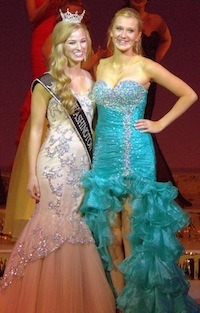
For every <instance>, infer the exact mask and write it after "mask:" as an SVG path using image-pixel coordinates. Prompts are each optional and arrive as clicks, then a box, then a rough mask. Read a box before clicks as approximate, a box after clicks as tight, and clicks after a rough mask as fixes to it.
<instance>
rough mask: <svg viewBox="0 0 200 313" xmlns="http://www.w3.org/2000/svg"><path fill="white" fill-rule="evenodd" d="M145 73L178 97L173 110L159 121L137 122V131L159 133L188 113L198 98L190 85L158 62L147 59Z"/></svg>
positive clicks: (143, 120)
mask: <svg viewBox="0 0 200 313" xmlns="http://www.w3.org/2000/svg"><path fill="white" fill-rule="evenodd" d="M144 71H145V73H146V75H147V76H148V78H149V80H150V81H154V82H156V83H158V84H159V85H161V86H163V87H164V88H166V89H167V90H169V91H170V92H172V93H173V94H174V95H175V96H177V97H178V100H177V101H176V102H175V104H174V105H173V107H172V108H171V110H169V112H167V113H166V114H165V115H164V116H163V117H162V118H161V119H159V120H158V121H150V120H145V119H141V120H138V121H137V122H136V125H135V128H136V129H139V130H141V131H142V132H150V133H158V132H160V131H162V130H163V129H165V128H166V127H167V126H168V125H170V124H171V123H172V122H174V121H175V120H176V119H177V118H178V117H179V116H181V115H182V114H183V113H184V112H185V111H187V110H188V109H189V107H190V106H191V105H192V104H193V103H194V102H195V101H196V100H197V99H198V96H197V94H196V92H195V91H194V90H193V89H192V88H191V87H190V86H189V85H188V84H186V83H185V82H184V81H183V80H181V79H180V78H178V77H177V76H175V75H174V74H172V73H171V72H169V71H168V70H167V69H165V68H164V67H163V66H161V65H160V64H158V63H156V62H153V61H151V60H148V59H145V61H144Z"/></svg>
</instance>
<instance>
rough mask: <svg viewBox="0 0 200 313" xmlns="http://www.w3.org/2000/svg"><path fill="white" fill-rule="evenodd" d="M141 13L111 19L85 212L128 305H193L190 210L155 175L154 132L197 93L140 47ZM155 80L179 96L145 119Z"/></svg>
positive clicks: (141, 311)
mask: <svg viewBox="0 0 200 313" xmlns="http://www.w3.org/2000/svg"><path fill="white" fill-rule="evenodd" d="M141 32H142V21H141V18H140V15H139V13H138V12H137V11H135V10H133V9H131V8H124V9H122V10H120V11H118V12H117V13H116V14H115V16H114V18H113V19H112V22H111V25H110V28H109V30H108V35H109V38H108V46H110V47H111V49H112V52H113V54H112V56H111V57H108V58H106V59H103V60H101V61H100V64H99V66H98V69H97V81H96V83H95V86H94V89H93V95H94V100H95V102H96V104H97V109H98V120H97V126H96V129H95V145H94V157H93V165H92V169H91V170H90V171H89V172H87V173H86V175H84V177H83V184H84V188H85V190H86V194H85V197H84V201H83V203H82V206H81V212H82V213H83V214H84V216H85V220H86V222H87V223H88V225H89V227H90V229H91V230H92V233H93V236H94V238H95V241H96V245H97V247H98V251H99V253H100V255H101V258H102V260H103V263H104V267H105V270H106V272H107V274H108V278H109V279H110V282H111V284H112V286H113V290H114V292H115V294H116V297H117V305H118V308H119V310H121V311H122V312H123V313H133V312H134V313H161V312H162V313H178V312H179V313H186V312H187V313H189V312H190V313H191V312H193V313H194V312H198V306H197V304H196V303H195V302H194V301H193V299H191V298H190V297H189V296H188V294H187V293H188V289H189V283H188V282H187V281H186V280H185V278H184V273H183V271H182V270H181V269H180V268H179V267H178V265H177V261H178V259H179V257H180V255H181V254H182V253H183V247H182V246H181V244H180V243H179V241H178V240H177V238H176V235H175V233H176V232H178V231H179V230H181V229H183V228H184V227H185V226H186V225H188V223H189V216H188V215H187V213H186V212H184V211H183V210H182V208H181V207H180V206H179V205H178V204H177V203H176V202H175V201H174V199H175V198H176V195H177V189H176V187H174V186H173V185H172V183H171V182H167V183H164V182H157V181H156V162H155V152H154V145H153V142H152V137H151V133H158V132H161V131H163V130H164V129H165V128H166V127H167V126H169V125H170V124H171V123H172V122H173V121H174V120H176V119H177V118H178V117H179V116H180V115H182V114H183V113H184V112H185V111H186V110H187V109H188V108H189V107H190V106H191V105H192V104H193V103H194V102H195V101H196V100H197V95H196V93H195V92H194V91H193V89H192V88H190V87H189V86H188V85H187V84H186V83H185V82H183V81H182V80H181V79H179V78H178V77H176V76H175V75H173V74H172V73H170V72H169V71H168V70H167V69H165V68H163V67H162V66H161V65H160V64H159V63H156V62H154V61H152V60H150V59H147V58H145V57H143V56H142V55H141ZM151 82H156V83H158V84H160V85H161V86H163V87H165V88H166V89H168V90H169V91H171V92H172V93H173V94H174V95H175V96H176V97H177V98H178V100H177V101H176V102H175V104H174V105H173V106H172V108H171V110H170V111H169V112H167V113H166V114H165V115H164V116H163V117H162V118H161V119H160V120H157V121H152V120H148V119H144V118H143V116H144V112H145V106H146V101H147V93H148V88H149V86H150V84H151Z"/></svg>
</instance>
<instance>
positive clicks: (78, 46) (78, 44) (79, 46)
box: [76, 42, 81, 50]
mask: <svg viewBox="0 0 200 313" xmlns="http://www.w3.org/2000/svg"><path fill="white" fill-rule="evenodd" d="M76 48H77V49H78V50H81V43H80V42H77V43H76Z"/></svg>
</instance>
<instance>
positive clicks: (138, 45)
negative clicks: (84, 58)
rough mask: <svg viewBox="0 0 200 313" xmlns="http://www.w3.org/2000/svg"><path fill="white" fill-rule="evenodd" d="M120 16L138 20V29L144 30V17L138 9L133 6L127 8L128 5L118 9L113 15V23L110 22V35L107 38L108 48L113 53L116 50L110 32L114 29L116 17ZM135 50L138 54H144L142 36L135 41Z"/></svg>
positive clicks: (108, 33)
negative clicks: (142, 17)
mask: <svg viewBox="0 0 200 313" xmlns="http://www.w3.org/2000/svg"><path fill="white" fill-rule="evenodd" d="M119 16H123V17H127V18H132V19H136V20H137V22H138V31H139V32H142V19H141V17H140V14H139V13H138V12H137V11H136V10H134V9H132V8H127V7H126V8H123V9H121V10H119V11H117V12H116V13H115V15H114V17H113V18H112V20H111V23H110V26H109V28H108V32H107V37H108V40H107V48H108V49H109V50H110V51H111V52H112V53H113V51H114V46H113V42H112V37H111V35H110V34H111V31H112V29H113V27H114V24H115V22H116V19H117V17H119ZM133 52H134V53H135V54H138V55H140V54H142V40H141V38H140V39H139V40H138V41H137V42H135V45H134V47H133Z"/></svg>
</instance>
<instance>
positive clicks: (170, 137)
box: [0, 0, 200, 170]
mask: <svg viewBox="0 0 200 313" xmlns="http://www.w3.org/2000/svg"><path fill="white" fill-rule="evenodd" d="M83 3H84V5H85V7H86V8H87V9H88V11H89V13H90V14H91V18H92V21H91V35H92V39H93V44H94V47H95V48H96V47H97V46H98V44H101V45H102V46H105V43H106V40H105V38H106V30H107V27H108V25H109V21H110V19H111V17H112V16H113V14H114V12H115V11H116V10H117V9H118V8H120V7H121V6H122V5H123V3H124V2H123V0H118V1H117V0H85V1H84V0H83ZM148 9H149V11H150V12H153V13H158V14H160V15H161V16H162V17H163V18H164V19H165V20H166V21H167V24H168V26H169V28H170V31H171V34H172V40H173V41H172V46H171V48H170V50H169V52H168V54H167V55H166V57H165V59H164V61H163V63H162V64H163V65H164V66H165V67H167V68H168V69H169V70H170V71H172V72H173V73H174V74H176V75H178V76H180V77H181V78H182V79H183V80H185V81H186V82H187V83H189V84H190V85H191V86H192V87H193V88H194V89H195V90H196V92H197V93H198V94H199V95H200V92H199V91H200V87H199V81H200V66H199V62H200V58H199V55H200V44H199V40H200V37H199V33H200V21H199V16H200V3H199V0H182V1H181V0H173V1H170V0H166V1H161V0H160V1H159V0H151V1H150V3H149V7H148ZM0 12H1V17H0V29H1V33H0V40H1V41H0V42H1V45H0V60H1V63H0V73H1V76H0V86H1V87H0V95H1V104H0V116H1V124H0V151H1V153H0V168H7V167H9V166H10V165H11V164H12V161H13V158H14V155H15V152H16V146H15V140H16V137H17V126H18V123H19V111H20V107H21V105H22V102H23V100H24V98H25V94H26V91H27V89H28V88H29V86H30V83H31V73H30V54H29V47H30V36H31V25H30V23H29V21H28V18H27V13H26V9H25V1H23V0H9V1H8V0H0ZM174 101H175V97H174V96H173V95H171V94H170V93H168V92H167V91H165V90H163V88H161V87H159V88H158V92H157V101H156V107H155V112H154V117H155V118H158V117H159V116H161V115H162V114H163V113H164V112H166V111H167V110H168V109H169V108H170V106H171V105H172V104H173V103H174ZM199 125H200V122H199V101H198V102H197V103H196V104H194V105H193V106H192V108H190V109H189V111H188V112H186V114H185V115H183V116H182V117H181V118H179V120H177V121H176V122H175V123H174V124H172V125H170V126H169V127H168V128H167V129H166V130H164V131H163V132H162V133H161V134H158V140H159V143H160V146H161V148H162V150H163V153H164V155H165V157H166V159H167V162H168V163H169V165H170V167H171V168H172V169H173V170H176V169H184V170H196V169H197V168H198V169H199V168H200V131H199V130H200V126H199Z"/></svg>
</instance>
